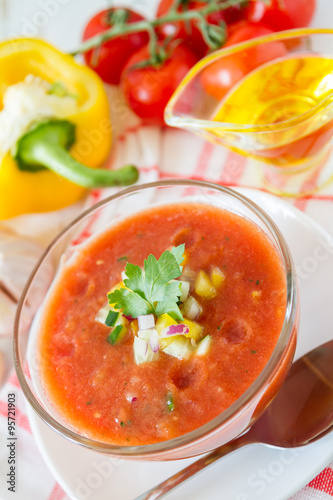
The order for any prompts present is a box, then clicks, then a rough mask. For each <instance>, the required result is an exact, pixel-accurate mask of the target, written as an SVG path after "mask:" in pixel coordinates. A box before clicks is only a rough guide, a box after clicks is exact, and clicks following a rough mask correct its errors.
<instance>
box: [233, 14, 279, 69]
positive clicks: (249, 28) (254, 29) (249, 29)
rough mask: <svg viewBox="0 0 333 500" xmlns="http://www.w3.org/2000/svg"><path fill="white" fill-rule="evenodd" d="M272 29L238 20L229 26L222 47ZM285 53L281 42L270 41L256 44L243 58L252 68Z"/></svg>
mask: <svg viewBox="0 0 333 500" xmlns="http://www.w3.org/2000/svg"><path fill="white" fill-rule="evenodd" d="M272 33H274V31H273V30H271V29H269V28H267V27H266V26H262V25H260V24H254V23H248V22H247V21H240V22H239V23H236V24H234V25H233V26H231V28H230V30H229V37H228V41H227V43H226V44H225V45H224V47H230V46H231V45H235V44H236V43H241V42H245V41H246V40H252V39H253V38H257V37H260V36H265V35H271V34H272ZM286 54H287V49H286V47H285V45H284V43H283V42H272V43H270V44H268V45H265V46H262V47H261V46H260V45H258V46H257V47H254V48H252V49H249V52H248V53H247V54H245V56H244V59H245V60H246V65H247V67H248V69H254V68H257V67H258V66H260V65H261V64H264V63H266V62H268V61H271V60H272V59H276V58H277V57H283V56H284V55H286Z"/></svg>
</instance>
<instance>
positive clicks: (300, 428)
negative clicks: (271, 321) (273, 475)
mask: <svg viewBox="0 0 333 500" xmlns="http://www.w3.org/2000/svg"><path fill="white" fill-rule="evenodd" d="M332 365H333V340H331V341H330V342H327V343H326V344H323V345H321V346H319V347H317V348H315V349H313V350H312V351H310V352H309V353H308V354H305V355H304V356H303V357H302V358H300V359H299V360H298V361H296V362H295V363H294V364H293V365H292V366H291V368H290V370H289V372H288V375H287V377H286V380H285V381H284V383H283V385H282V387H281V389H280V391H279V393H278V395H277V396H276V397H275V399H274V400H273V402H272V403H271V404H270V405H269V406H268V408H267V410H266V411H265V413H263V415H262V416H261V417H260V418H259V419H258V420H257V421H256V422H255V423H254V424H253V425H252V427H251V428H250V429H249V430H248V431H247V432H246V433H244V434H242V435H240V436H239V437H238V438H236V439H234V440H232V441H230V442H229V443H226V444H224V445H223V446H220V447H219V448H216V449H215V450H214V451H212V452H211V453H209V454H208V455H205V456H204V457H202V458H200V459H199V460H197V461H196V462H193V463H192V464H191V465H189V466H188V467H186V468H185V469H182V470H180V471H179V472H177V473H176V474H174V475H173V476H171V477H169V479H166V480H165V481H163V482H162V483H160V484H158V485H157V486H155V487H154V488H152V489H151V490H149V491H147V492H146V493H143V494H142V495H140V496H139V497H137V498H136V499H135V500H155V499H156V498H161V497H162V496H164V495H165V494H166V493H168V492H169V491H171V490H173V489H174V488H176V487H177V486H178V485H180V484H182V483H184V482H185V481H186V480H187V479H189V478H191V477H192V476H194V475H195V474H197V473H198V472H200V471H201V470H203V469H204V468H205V467H208V466H209V465H211V464H212V463H214V462H216V461H217V460H219V459H220V458H222V457H224V456H226V455H227V454H228V453H231V452H232V451H235V450H238V449H239V448H241V447H243V446H246V445H248V444H251V443H263V444H267V445H271V446H277V447H282V448H293V447H296V446H303V445H306V444H309V443H312V442H314V441H316V440H317V439H319V438H321V437H322V436H324V435H325V434H327V433H328V432H330V431H331V430H332V428H333V369H332Z"/></svg>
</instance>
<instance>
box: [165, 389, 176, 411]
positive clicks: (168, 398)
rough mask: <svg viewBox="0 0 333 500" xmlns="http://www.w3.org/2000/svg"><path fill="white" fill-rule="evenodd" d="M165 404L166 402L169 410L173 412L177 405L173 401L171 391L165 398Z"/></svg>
mask: <svg viewBox="0 0 333 500" xmlns="http://www.w3.org/2000/svg"><path fill="white" fill-rule="evenodd" d="M165 404H166V407H167V410H168V411H169V412H171V411H173V410H174V409H175V405H174V402H173V397H172V394H171V392H168V393H167V395H166V398H165Z"/></svg>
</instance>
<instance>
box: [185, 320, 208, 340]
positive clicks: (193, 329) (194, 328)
mask: <svg viewBox="0 0 333 500" xmlns="http://www.w3.org/2000/svg"><path fill="white" fill-rule="evenodd" d="M183 323H184V324H185V325H186V326H187V327H188V333H187V334H185V336H186V337H189V338H190V339H193V340H195V341H196V342H197V341H198V340H200V339H201V337H202V334H203V331H204V327H203V326H202V325H199V323H196V322H195V321H191V320H189V319H184V321H183Z"/></svg>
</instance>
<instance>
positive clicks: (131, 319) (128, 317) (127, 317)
mask: <svg viewBox="0 0 333 500" xmlns="http://www.w3.org/2000/svg"><path fill="white" fill-rule="evenodd" d="M123 316H124V318H126V319H127V320H128V321H133V318H132V316H125V314H123Z"/></svg>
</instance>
